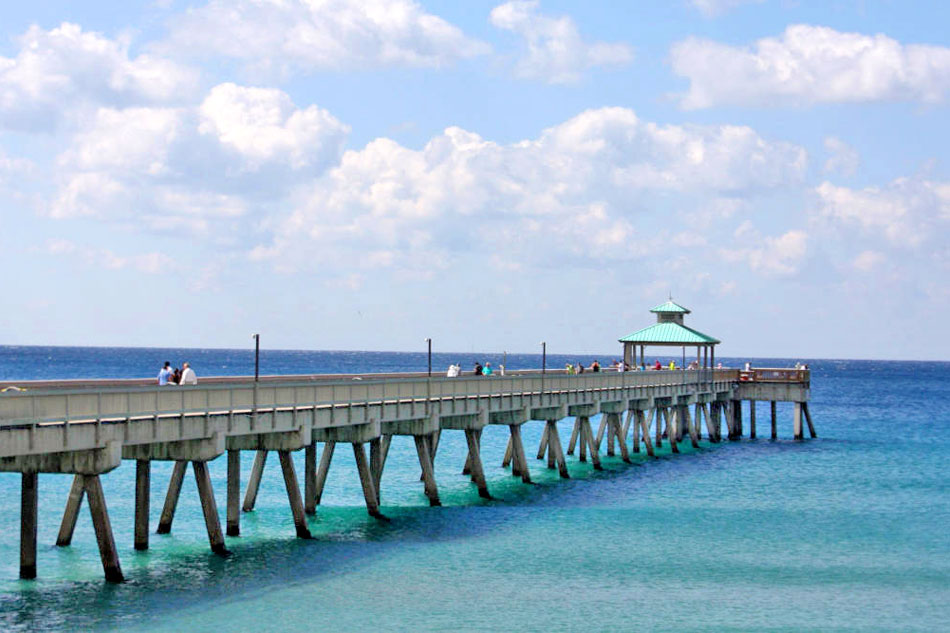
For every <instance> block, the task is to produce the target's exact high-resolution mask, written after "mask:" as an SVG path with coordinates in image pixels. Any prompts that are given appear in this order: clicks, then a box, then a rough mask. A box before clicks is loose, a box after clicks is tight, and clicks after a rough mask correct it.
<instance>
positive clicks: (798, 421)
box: [792, 402, 805, 440]
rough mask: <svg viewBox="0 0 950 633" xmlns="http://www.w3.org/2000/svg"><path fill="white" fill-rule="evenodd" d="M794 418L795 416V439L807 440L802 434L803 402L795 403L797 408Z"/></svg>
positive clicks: (793, 418) (793, 419)
mask: <svg viewBox="0 0 950 633" xmlns="http://www.w3.org/2000/svg"><path fill="white" fill-rule="evenodd" d="M792 416H793V417H792V425H793V431H794V433H795V439H796V440H802V439H805V437H804V435H803V434H802V403H801V402H796V403H795V408H794V412H793V414H792Z"/></svg>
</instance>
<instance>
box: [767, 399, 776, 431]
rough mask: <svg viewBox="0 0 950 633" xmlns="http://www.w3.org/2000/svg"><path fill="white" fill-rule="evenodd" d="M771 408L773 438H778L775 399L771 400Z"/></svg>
mask: <svg viewBox="0 0 950 633" xmlns="http://www.w3.org/2000/svg"><path fill="white" fill-rule="evenodd" d="M770 405H771V406H770V407H769V408H770V409H771V410H772V439H773V440H774V439H778V428H777V425H776V421H775V400H772V401H771V402H770Z"/></svg>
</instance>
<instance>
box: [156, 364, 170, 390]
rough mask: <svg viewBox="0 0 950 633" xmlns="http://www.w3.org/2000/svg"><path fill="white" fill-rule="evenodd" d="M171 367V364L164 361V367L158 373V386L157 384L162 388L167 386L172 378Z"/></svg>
mask: <svg viewBox="0 0 950 633" xmlns="http://www.w3.org/2000/svg"><path fill="white" fill-rule="evenodd" d="M171 365H172V364H171V363H169V362H168V361H167V360H166V361H165V366H164V367H162V368H161V370H159V372H158V384H159V385H160V386H162V387H164V386H166V385H167V384H168V381H169V380H170V379H171V377H172V367H171Z"/></svg>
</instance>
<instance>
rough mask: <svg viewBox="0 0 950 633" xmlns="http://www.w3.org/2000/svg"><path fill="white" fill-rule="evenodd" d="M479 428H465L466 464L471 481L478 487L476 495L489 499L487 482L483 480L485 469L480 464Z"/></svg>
mask: <svg viewBox="0 0 950 633" xmlns="http://www.w3.org/2000/svg"><path fill="white" fill-rule="evenodd" d="M481 440H482V432H481V430H478V431H476V430H474V429H465V441H466V443H468V464H469V469H470V470H471V473H472V481H473V482H475V485H476V486H477V487H478V496H479V497H481V498H482V499H491V498H492V496H491V495H490V494H489V493H488V482H487V481H485V469H484V467H483V466H482V456H481V451H482V449H481Z"/></svg>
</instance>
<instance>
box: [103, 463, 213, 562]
mask: <svg viewBox="0 0 950 633" xmlns="http://www.w3.org/2000/svg"><path fill="white" fill-rule="evenodd" d="M176 466H177V464H176ZM191 467H192V469H193V470H194V471H195V483H196V484H197V485H198V499H199V500H200V501H201V511H202V513H203V514H204V517H205V527H206V528H207V529H208V541H209V543H210V544H211V551H212V552H214V553H215V554H218V555H219V556H227V555H228V554H230V552H229V551H228V550H227V548H225V547H224V534H223V533H222V532H221V520H220V519H219V518H218V506H217V503H215V500H214V490H213V489H212V488H211V476H210V475H209V474H208V462H191ZM90 501H91V500H90Z"/></svg>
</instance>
